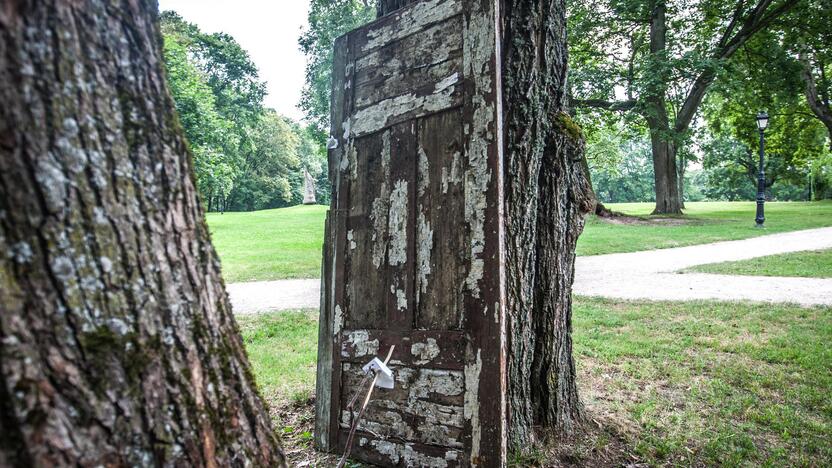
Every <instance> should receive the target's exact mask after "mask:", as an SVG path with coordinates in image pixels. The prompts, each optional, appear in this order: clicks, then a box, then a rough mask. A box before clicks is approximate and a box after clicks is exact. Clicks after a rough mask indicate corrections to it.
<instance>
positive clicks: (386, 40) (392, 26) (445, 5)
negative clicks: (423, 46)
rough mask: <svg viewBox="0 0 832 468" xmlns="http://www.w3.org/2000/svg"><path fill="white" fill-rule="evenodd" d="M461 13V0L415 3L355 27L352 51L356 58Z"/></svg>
mask: <svg viewBox="0 0 832 468" xmlns="http://www.w3.org/2000/svg"><path fill="white" fill-rule="evenodd" d="M461 12H462V1H461V0H427V1H422V2H417V3H414V4H412V5H408V6H407V7H405V8H402V9H401V10H399V11H397V12H395V13H393V14H391V15H388V16H385V17H384V18H381V19H379V20H377V21H374V22H372V23H370V24H368V25H366V26H364V27H362V28H360V29H357V30H356V31H354V32H353V33H352V34H351V35H352V36H354V37H356V38H358V40H357V41H356V50H357V51H358V56H359V57H360V56H364V55H366V54H368V53H370V52H372V51H373V50H375V49H378V48H381V47H384V46H385V45H387V44H390V43H392V42H395V41H398V40H401V39H403V38H405V37H407V36H410V35H411V34H414V33H417V32H419V31H421V30H423V29H425V28H426V27H428V26H430V25H432V24H434V23H439V22H441V21H444V20H446V19H448V18H450V17H452V16H455V15H458V14H460V13H461Z"/></svg>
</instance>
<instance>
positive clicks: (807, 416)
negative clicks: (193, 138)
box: [239, 298, 832, 466]
mask: <svg viewBox="0 0 832 468" xmlns="http://www.w3.org/2000/svg"><path fill="white" fill-rule="evenodd" d="M239 321H240V323H241V329H242V331H243V336H244V339H245V343H246V346H247V349H248V351H249V356H250V358H251V361H252V364H253V366H254V372H255V375H256V376H257V379H258V383H259V385H260V387H261V389H262V391H263V393H264V394H265V395H266V396H267V398H268V399H269V400H270V401H271V402H272V403H273V406H275V407H277V409H273V415H275V419H276V423H279V424H280V425H281V428H282V429H283V432H284V443H285V444H286V445H287V446H288V447H289V448H290V450H294V451H296V452H297V453H305V455H303V456H304V457H306V458H305V459H309V457H314V456H316V455H314V454H312V455H310V454H311V453H312V450H311V448H310V447H311V442H310V441H309V438H310V434H309V432H310V431H311V425H312V416H311V403H309V402H308V397H309V396H311V395H312V393H313V392H314V378H315V377H314V376H315V347H316V344H315V343H316V341H317V324H316V314H315V313H314V312H290V313H285V312H283V313H276V314H269V315H260V316H243V317H240V319H239ZM830 340H832V309H831V308H799V307H793V306H785V305H761V304H738V303H720V302H683V303H666V302H627V301H613V300H602V299H588V298H576V300H575V312H574V341H575V344H574V349H575V356H576V361H577V366H578V379H579V384H580V388H581V395H582V398H583V400H584V402H585V403H586V406H587V411H588V414H589V415H590V416H591V417H592V418H593V419H595V420H597V421H601V423H602V425H604V426H607V427H606V429H608V430H609V431H610V432H613V433H615V434H619V435H620V437H622V438H624V440H625V441H626V444H625V446H626V447H628V450H631V451H632V455H633V456H635V457H637V458H638V459H639V460H641V461H643V462H647V463H649V464H651V465H685V466H702V465H704V466H711V465H722V466H726V465H727V466H737V465H747V466H758V465H769V466H783V465H792V466H794V465H798V466H829V465H830V464H832V444H830V443H829V441H830V440H832V348H830V347H829V342H830ZM304 401H306V403H304ZM287 402H288V403H287ZM291 402H294V403H291ZM286 405H289V406H286ZM287 408H288V409H287ZM299 414H300V416H298V415H299ZM287 421H289V423H288V424H289V425H288V426H287ZM299 421H300V422H299ZM593 443H594V444H596V445H597V447H595V449H596V450H604V444H608V443H609V441H607V440H606V439H604V438H603V437H602V438H596V439H594V441H593ZM541 453H542V454H544V456H545V453H546V451H545V450H544V451H542V452H541ZM298 456H299V455H298ZM541 461H542V460H541ZM582 461H583V462H584V463H586V464H589V465H591V464H592V463H591V460H589V459H583V460H582ZM628 462H632V460H629V461H628Z"/></svg>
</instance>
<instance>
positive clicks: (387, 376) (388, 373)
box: [361, 358, 396, 388]
mask: <svg viewBox="0 0 832 468" xmlns="http://www.w3.org/2000/svg"><path fill="white" fill-rule="evenodd" d="M361 369H362V370H363V371H364V373H365V374H369V373H370V372H372V371H374V370H375V371H378V378H377V379H376V387H379V388H393V387H394V386H395V384H396V380H395V379H394V378H393V371H392V370H390V368H389V367H387V366H386V365H384V363H383V362H382V361H381V359H379V358H374V359H373V360H372V361H370V362H368V363H367V364H366V365H365V366H364V367H362V368H361Z"/></svg>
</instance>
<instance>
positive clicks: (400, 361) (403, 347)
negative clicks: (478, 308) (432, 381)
mask: <svg viewBox="0 0 832 468" xmlns="http://www.w3.org/2000/svg"><path fill="white" fill-rule="evenodd" d="M342 336H343V339H342V341H341V359H342V362H353V363H361V364H366V363H367V362H368V361H370V360H371V359H372V358H373V357H375V356H376V355H379V354H384V353H386V352H387V350H388V349H390V347H391V346H393V345H395V346H396V348H395V350H394V351H393V356H392V357H391V361H390V362H391V363H392V364H391V365H392V366H394V367H396V366H428V367H430V368H433V369H450V370H462V369H463V368H464V360H465V345H466V343H467V338H466V336H465V334H464V333H463V332H461V331H437V330H412V331H407V332H401V331H393V330H344V331H343V335H342Z"/></svg>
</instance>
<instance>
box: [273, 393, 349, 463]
mask: <svg viewBox="0 0 832 468" xmlns="http://www.w3.org/2000/svg"><path fill="white" fill-rule="evenodd" d="M270 406H271V411H270V413H271V416H272V421H273V422H275V423H276V424H279V426H277V427H275V431H277V433H278V434H280V441H281V442H282V444H283V450H284V453H285V454H286V464H287V465H289V466H293V467H306V466H308V467H319V466H335V465H336V464H337V463H338V457H336V456H335V455H332V454H329V453H323V452H319V451H317V450H315V444H314V441H313V439H312V438H313V433H314V430H315V398H314V397H313V398H310V399H308V400H306V401H303V402H295V403H290V404H283V405H282V406H280V405H277V404H272V405H270ZM351 466H361V465H351Z"/></svg>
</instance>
